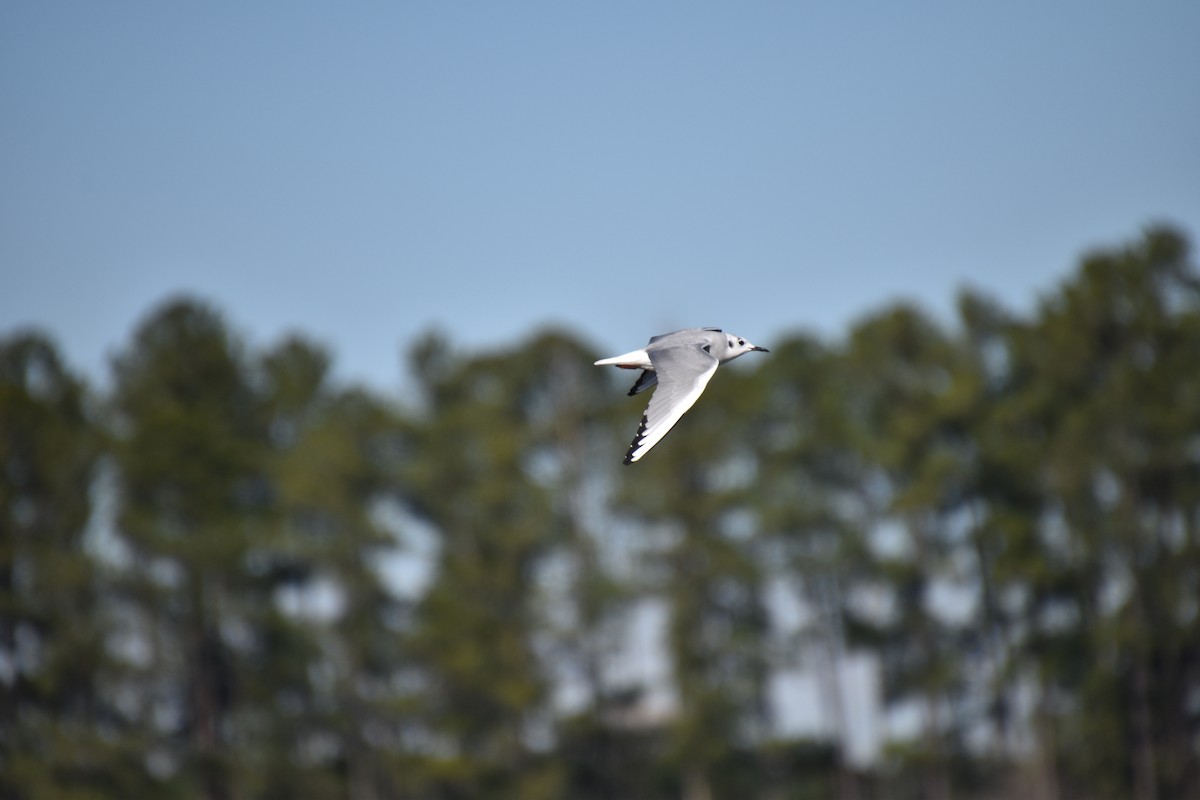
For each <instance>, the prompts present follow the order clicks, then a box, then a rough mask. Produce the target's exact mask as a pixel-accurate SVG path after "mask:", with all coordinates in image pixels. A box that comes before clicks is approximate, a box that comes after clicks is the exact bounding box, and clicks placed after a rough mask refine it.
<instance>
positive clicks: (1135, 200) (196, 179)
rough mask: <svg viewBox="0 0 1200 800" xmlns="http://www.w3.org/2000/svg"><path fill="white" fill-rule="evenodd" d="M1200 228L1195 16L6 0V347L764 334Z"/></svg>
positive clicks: (353, 349)
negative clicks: (181, 329)
mask: <svg viewBox="0 0 1200 800" xmlns="http://www.w3.org/2000/svg"><path fill="white" fill-rule="evenodd" d="M1160 220H1161V221H1169V222H1173V223H1175V224H1177V225H1179V226H1181V227H1182V228H1183V229H1184V230H1185V231H1186V232H1188V233H1189V234H1190V235H1192V236H1193V237H1195V236H1196V235H1197V233H1198V232H1200V3H1197V2H1194V1H1192V0H1180V1H1179V2H1147V3H1136V4H1135V3H1114V2H1050V3H1044V2H1040V3H1032V2H1030V3H1024V2H1017V3H1013V2H1009V3H986V4H985V3H966V2H960V1H959V2H938V3H931V2H915V3H891V2H888V3H885V2H874V3H872V2H801V1H800V0H797V1H796V2H750V3H732V2H724V3H711V2H653V1H649V2H638V3H623V2H612V3H595V2H592V3H584V2H570V1H569V0H561V1H560V2H543V3H525V2H510V3H495V2H487V3H484V2H437V3H434V2H428V3H402V2H394V3H343V4H332V3H304V2H260V3H203V4H191V5H186V6H185V5H184V4H164V3H151V2H112V3H85V2H77V3H66V2H63V3H56V2H22V1H21V0H13V1H12V2H6V3H4V4H3V5H0V334H3V333H7V332H9V331H11V330H12V329H13V328H15V327H17V326H18V325H25V324H36V325H40V326H43V327H45V328H47V329H48V330H50V331H51V332H52V333H53V334H54V335H55V336H56V338H57V339H58V341H59V343H60V344H61V346H62V347H63V349H64V351H65V353H66V355H67V357H68V360H69V361H70V363H72V364H73V365H74V366H76V367H77V368H79V369H82V370H84V371H86V372H87V373H88V374H89V375H90V376H92V377H93V378H96V377H98V376H100V375H101V374H103V373H104V371H105V369H106V366H105V365H106V362H107V358H108V356H109V355H110V354H111V353H112V352H114V351H115V349H117V348H118V347H120V346H122V345H123V344H124V343H125V342H126V341H127V340H128V336H129V334H130V332H131V330H132V328H133V326H134V325H135V324H136V323H137V321H138V319H139V318H140V317H141V316H142V315H143V314H145V313H146V312H147V311H148V310H149V309H150V308H151V307H152V306H153V305H154V304H155V303H157V302H158V301H160V300H162V299H163V298H164V297H165V296H167V295H169V294H170V293H173V292H177V291H181V290H186V291H190V292H195V293H198V294H199V295H201V296H203V297H205V298H207V299H209V300H211V301H213V302H214V303H215V304H216V305H217V307H218V308H220V309H221V310H223V311H224V312H225V313H226V314H227V316H228V318H229V320H230V321H231V322H232V323H233V325H234V326H235V328H236V329H237V330H239V331H240V332H241V333H244V334H245V335H247V336H248V337H249V338H250V340H251V342H252V343H254V344H269V343H270V342H272V341H274V340H275V338H276V337H278V336H279V335H281V334H282V333H283V332H285V331H288V330H291V329H300V330H303V331H305V332H307V333H309V334H311V335H313V336H315V337H316V338H318V339H319V340H321V341H323V342H325V343H326V344H328V345H329V346H331V347H332V348H333V350H334V352H335V355H336V358H337V364H338V369H339V373H340V374H341V375H342V376H343V377H347V378H350V379H353V380H363V381H367V382H369V383H371V384H373V385H376V386H379V387H383V388H393V387H396V386H398V385H399V384H400V380H401V377H402V371H401V362H400V353H401V352H402V351H403V350H404V349H405V348H407V346H408V344H409V343H410V342H411V341H412V340H413V339H414V338H416V337H417V336H419V335H420V334H421V332H422V331H424V330H426V329H427V328H429V327H430V326H437V327H440V328H441V329H443V330H444V331H445V332H446V333H448V334H449V335H450V336H451V337H452V339H453V340H455V341H456V342H458V343H459V344H460V345H462V346H465V347H476V346H480V345H485V344H487V343H489V341H492V340H493V339H495V341H496V343H497V344H501V345H504V344H511V343H514V342H515V341H517V339H518V338H519V337H521V336H523V335H524V334H527V333H529V332H531V331H532V330H534V329H535V328H537V327H538V326H541V325H543V324H547V323H558V324H562V325H566V326H568V327H569V328H570V329H571V330H574V331H576V332H578V333H579V334H580V335H582V336H584V337H585V338H586V339H587V340H588V341H589V342H591V343H592V344H594V345H595V346H596V347H597V348H598V349H599V350H601V351H603V352H604V353H607V352H608V351H612V352H617V351H624V350H627V349H628V348H629V347H631V346H634V345H637V344H640V343H642V342H643V341H644V340H645V339H646V338H647V337H648V336H649V335H651V334H654V333H659V332H662V331H664V330H667V329H670V328H673V327H682V326H687V325H718V326H724V327H727V328H729V329H731V330H734V331H736V332H738V333H740V334H742V335H744V336H747V337H749V338H751V339H753V340H754V341H756V342H761V343H764V344H767V345H768V346H769V345H770V342H771V341H772V339H773V338H777V337H779V336H780V335H782V334H784V333H785V332H787V331H789V330H794V329H812V330H816V331H818V332H821V333H824V334H828V335H838V334H840V333H842V332H843V331H844V330H845V328H846V326H847V325H848V324H849V323H850V322H851V321H852V320H853V319H854V318H856V317H858V316H860V315H862V314H863V313H865V312H867V311H869V310H871V309H873V308H877V307H879V306H880V305H881V304H883V303H886V302H888V301H890V300H892V299H894V298H896V297H898V296H904V297H909V298H913V299H916V300H917V301H918V302H920V303H921V304H922V305H924V306H925V307H927V308H928V309H930V310H931V311H934V312H937V313H948V310H949V309H950V308H951V305H952V302H953V298H954V295H955V292H956V290H957V289H958V288H959V287H960V286H962V285H964V284H970V285H974V286H977V287H979V288H981V289H984V290H986V291H988V292H989V293H991V294H993V295H995V296H996V297H997V298H999V299H1000V300H1002V301H1003V302H1005V303H1006V304H1008V305H1010V306H1012V307H1014V308H1015V309H1018V310H1024V309H1029V308H1030V307H1031V306H1032V303H1033V300H1034V298H1035V297H1036V295H1037V294H1038V293H1039V292H1044V291H1047V290H1049V289H1051V288H1052V287H1053V286H1054V284H1055V282H1056V281H1057V280H1059V279H1060V278H1061V277H1062V276H1063V275H1064V274H1065V273H1066V271H1067V270H1069V269H1070V268H1072V267H1073V265H1074V263H1075V261H1076V259H1077V257H1078V256H1079V255H1080V253H1081V252H1082V251H1083V250H1085V249H1087V248H1089V247H1093V246H1096V245H1109V244H1116V243H1120V242H1123V241H1127V240H1129V239H1131V238H1132V237H1134V236H1137V235H1138V233H1139V232H1140V230H1141V229H1142V227H1143V226H1145V225H1146V224H1148V223H1151V222H1154V221H1160Z"/></svg>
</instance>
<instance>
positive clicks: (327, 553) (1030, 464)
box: [0, 228, 1200, 800]
mask: <svg viewBox="0 0 1200 800" xmlns="http://www.w3.org/2000/svg"><path fill="white" fill-rule="evenodd" d="M771 349H772V354H771V356H770V357H768V358H764V359H762V360H760V361H759V362H755V363H753V364H750V363H746V364H743V363H738V364H735V365H731V366H729V367H727V368H724V369H722V371H721V374H720V375H719V376H717V378H716V379H715V380H714V381H713V382H712V384H711V385H710V386H709V388H708V390H707V391H706V393H705V394H704V396H703V397H702V398H701V399H700V401H699V402H698V403H697V404H696V406H695V407H694V408H693V410H692V411H691V412H690V413H689V414H688V415H687V417H685V419H684V420H683V421H682V422H681V423H680V425H679V427H678V428H677V429H676V430H675V431H674V432H673V433H672V434H671V435H670V437H668V439H667V440H665V441H664V442H663V443H662V444H660V445H659V446H658V447H657V448H656V449H655V451H654V452H653V453H652V454H651V456H650V457H648V458H647V459H646V460H645V461H643V462H639V463H638V464H636V465H633V466H630V467H623V466H621V464H620V455H621V453H622V451H623V446H624V444H625V443H626V442H627V441H628V438H629V436H630V435H631V434H632V432H633V427H634V423H635V422H636V418H637V414H638V412H639V411H640V410H641V404H642V403H643V402H644V401H645V396H644V395H643V396H641V397H638V398H636V399H633V400H630V399H629V398H627V397H625V396H624V390H625V389H626V388H627V387H628V384H627V383H625V384H623V385H617V383H615V379H616V378H618V377H620V378H622V379H626V378H630V377H632V376H628V375H625V374H620V375H617V374H614V373H615V371H611V370H600V369H596V368H594V367H593V366H592V361H593V360H594V358H595V354H594V353H592V352H590V350H589V348H587V347H586V346H584V345H583V344H582V343H580V342H579V341H578V340H577V339H575V338H574V337H572V336H571V335H570V334H569V333H566V332H563V331H543V332H540V333H538V334H536V335H535V336H534V337H532V338H531V339H529V340H527V341H525V342H521V343H519V345H517V346H515V347H512V348H506V349H502V350H496V351H492V352H484V353H462V352H457V351H456V350H455V349H454V347H453V346H452V344H451V343H450V342H449V341H447V340H445V339H444V338H441V337H439V336H431V337H429V338H427V339H425V340H423V341H421V342H419V343H417V345H416V346H415V347H414V348H413V350H412V351H411V353H410V359H409V363H410V365H411V368H412V375H411V388H412V392H411V394H410V396H411V397H413V398H415V399H414V400H412V401H411V402H409V403H408V404H406V405H400V404H393V403H390V402H387V401H385V400H384V399H381V398H380V397H377V396H376V395H374V394H372V393H371V392H369V391H367V390H365V389H363V388H361V387H356V386H341V385H338V384H337V383H336V382H335V381H334V380H333V379H332V378H331V376H330V370H331V366H332V364H331V358H330V356H329V354H328V353H327V352H326V351H325V350H324V349H323V348H322V347H321V346H320V345H319V344H316V343H313V342H310V341H308V340H306V339H304V338H302V337H299V336H294V337H291V338H287V339H285V340H283V341H281V342H279V343H277V344H275V345H274V346H272V347H270V348H267V349H256V348H251V347H248V346H247V345H245V344H244V343H243V342H242V341H241V340H240V339H239V337H238V336H237V335H236V334H235V333H234V332H232V331H231V330H230V328H229V327H228V326H227V324H226V322H225V320H224V319H223V318H222V317H221V315H220V314H219V313H218V312H217V311H216V310H214V309H212V308H211V307H209V306H206V305H204V304H202V303H199V302H196V301H194V300H191V299H188V298H178V299H175V300H172V301H170V302H168V303H166V304H164V305H163V306H161V307H159V308H157V309H155V310H154V311H153V312H152V313H151V314H150V315H149V316H148V317H147V318H146V319H145V320H144V321H143V323H142V324H141V326H140V327H139V328H138V329H137V331H136V332H135V334H134V335H133V337H132V338H131V340H130V341H129V342H128V343H127V345H126V346H125V347H124V348H123V349H122V350H121V352H119V353H118V354H117V356H116V358H115V359H114V361H113V376H112V377H113V381H112V385H111V389H110V390H109V391H107V392H106V393H104V396H103V397H100V398H97V399H93V398H92V397H91V396H90V395H89V394H88V392H87V391H86V389H85V387H84V386H83V384H82V383H81V382H80V380H79V379H78V378H77V377H75V376H73V375H72V374H71V373H70V371H69V370H68V369H67V368H66V367H65V366H64V365H63V363H62V361H61V359H60V357H59V355H58V353H57V352H56V349H55V347H54V345H53V344H52V343H51V342H50V341H49V340H48V339H47V338H46V337H44V336H42V335H39V334H32V333H15V334H12V335H10V336H8V337H7V338H5V339H2V340H0V470H2V473H0V476H2V480H0V795H2V796H4V797H14V798H19V799H20V800H33V799H40V798H72V799H75V798H78V800H84V799H85V798H86V799H87V800H91V798H104V797H143V796H154V797H167V798H181V800H182V799H187V800H190V799H191V798H214V799H216V798H239V800H240V799H241V798H246V799H247V800H259V799H261V800H267V799H268V798H314V799H316V798H345V797H353V798H367V799H368V800H375V799H377V798H378V799H382V798H392V797H400V798H421V799H422V800H425V799H429V800H441V799H442V798H445V799H447V800H450V799H451V798H492V797H494V798H528V799H529V800H535V799H536V798H559V797H573V798H585V799H590V798H596V799H597V800H599V799H600V798H647V800H651V799H657V798H677V797H680V796H683V797H687V798H704V797H713V798H720V797H747V798H753V797H763V798H766V797H771V798H810V797H812V798H815V797H831V796H837V797H840V798H842V799H843V800H855V799H857V798H906V797H928V798H949V797H980V798H984V797H1002V796H1003V797H1008V796H1027V795H1028V796H1043V797H1057V798H1063V800H1070V799H1071V798H1109V797H1111V798H1118V797H1122V798H1123V797H1135V798H1138V800H1150V799H1151V798H1184V797H1194V796H1198V795H1200V768H1198V767H1197V765H1198V764H1200V752H1198V750H1197V742H1198V741H1200V714H1198V713H1197V707H1196V704H1195V699H1196V697H1197V696H1200V667H1198V665H1200V602H1198V600H1197V598H1198V597H1200V370H1198V369H1197V368H1196V365H1197V364H1200V276H1198V275H1197V272H1196V269H1195V266H1194V264H1193V263H1192V261H1191V255H1190V252H1189V247H1188V243H1187V242H1186V240H1185V239H1184V238H1183V237H1182V236H1181V235H1180V234H1178V233H1176V232H1174V231H1171V230H1169V229H1163V228H1159V229H1152V230H1149V231H1147V232H1146V233H1145V235H1144V236H1142V237H1141V238H1140V239H1138V240H1136V241H1134V242H1132V243H1130V244H1129V245H1127V246H1125V247H1121V248H1116V249H1110V250H1104V251H1099V252H1096V253H1093V254H1090V255H1088V256H1087V257H1086V258H1084V259H1083V261H1082V263H1081V265H1080V268H1079V269H1078V271H1077V272H1076V273H1074V274H1073V275H1071V276H1070V277H1069V278H1068V279H1067V280H1065V281H1064V282H1063V283H1062V284H1061V285H1060V286H1059V287H1057V289H1055V290H1054V291H1053V292H1051V293H1050V294H1048V295H1046V296H1045V297H1044V298H1043V299H1042V301H1041V303H1040V304H1039V305H1038V307H1037V308H1036V309H1034V310H1032V312H1031V313H1030V314H1028V315H1026V316H1021V315H1017V314H1013V313H1011V312H1009V311H1007V310H1005V309H1002V308H1000V307H998V306H997V305H995V304H994V303H992V302H991V301H989V300H987V299H986V298H984V297H981V296H979V295H977V294H974V293H964V294H963V295H962V296H961V298H960V302H959V307H958V315H957V319H955V320H952V321H948V320H937V319H934V318H932V317H930V316H928V315H926V314H925V313H923V312H922V311H921V310H920V309H918V308H915V307H913V306H909V305H894V306H890V307H887V308H884V309H881V310H879V311H877V312H876V313H873V314H871V315H869V316H867V317H865V318H863V319H862V320H860V321H858V322H857V323H856V324H855V325H854V326H853V327H852V328H851V329H850V330H849V331H847V332H846V335H845V336H844V337H841V338H839V339H836V340H831V341H820V340H818V339H815V338H813V337H809V336H804V335H800V334H795V335H792V336H790V337H788V338H786V339H785V340H783V341H780V342H777V343H772V345H771ZM398 561H404V562H405V563H406V564H408V568H407V569H405V570H398V569H397V568H396V567H395V565H396V563H398ZM414 563H416V564H417V568H416V569H415V570H414V569H413V568H412V567H413V564H414ZM414 576H415V577H414ZM782 596H786V597H789V598H791V600H792V601H794V603H795V604H796V606H797V608H798V609H799V611H798V612H797V613H796V614H794V615H792V616H794V617H795V618H794V619H791V620H790V621H788V620H785V617H786V615H784V614H782V613H781V611H780V608H781V606H780V603H779V602H778V598H779V597H782ZM654 611H660V612H663V613H662V615H661V618H662V619H664V620H665V623H664V629H663V636H662V644H663V654H662V655H663V657H664V658H665V664H664V665H663V666H664V675H665V676H666V677H665V683H666V684H667V685H666V686H665V687H663V686H652V685H643V678H642V677H641V676H639V675H638V674H637V673H636V672H634V671H632V670H631V669H630V668H629V665H630V663H631V656H637V657H638V658H640V659H641V661H643V662H644V661H645V658H644V657H641V654H631V653H630V652H629V649H630V646H631V645H630V642H632V641H635V637H634V635H633V633H634V631H635V630H638V628H639V626H641V625H643V624H644V622H645V620H646V619H649V618H650V617H651V616H653V614H652V613H651V612H654ZM639 620H640V621H639ZM785 623H786V624H785ZM643 633H644V632H643ZM850 654H855V655H862V654H869V655H870V656H871V658H872V660H873V663H874V664H876V665H877V666H878V669H879V676H880V681H881V687H880V689H881V692H880V695H881V699H882V702H883V705H884V708H883V709H882V711H881V713H882V714H883V715H884V716H885V717H890V715H892V714H893V713H895V715H896V717H895V718H897V719H907V720H908V721H909V722H908V724H907V725H906V726H900V727H896V728H891V729H889V730H888V731H885V732H884V733H890V734H891V735H890V736H886V737H884V736H881V737H880V738H881V739H884V740H885V741H883V747H882V748H881V751H880V753H879V755H878V757H877V758H876V759H875V760H874V761H872V762H871V763H869V764H865V765H864V764H860V763H857V762H856V761H855V760H854V759H852V758H851V756H850V751H849V743H850V741H851V740H852V739H853V738H854V737H852V736H851V735H850V734H851V732H852V730H853V729H854V727H855V722H854V719H855V715H854V714H853V713H852V710H851V709H852V707H853V706H855V705H858V704H857V703H854V702H851V701H852V700H855V698H851V697H849V696H848V695H847V686H846V685H845V684H843V683H840V682H839V680H838V676H839V673H840V672H842V671H843V670H844V666H845V664H846V659H847V657H848V656H849V655H850ZM632 660H634V661H636V660H638V659H637V658H634V659H632ZM797 667H807V668H809V669H810V670H811V671H812V674H814V675H815V676H816V678H817V680H818V685H819V687H820V691H819V694H820V695H821V697H820V703H821V705H820V709H819V712H820V715H821V717H822V719H823V721H824V723H825V725H826V727H827V729H828V733H827V735H825V736H823V737H822V738H821V739H819V740H814V741H804V740H788V739H784V738H781V732H780V730H779V728H778V726H777V725H776V724H775V723H776V720H775V719H773V715H772V711H773V708H772V696H771V685H772V681H773V679H774V678H775V677H776V676H778V675H780V674H781V673H782V672H784V671H787V670H791V669H794V668H797ZM664 688H665V689H666V691H665V692H664V691H663V690H664Z"/></svg>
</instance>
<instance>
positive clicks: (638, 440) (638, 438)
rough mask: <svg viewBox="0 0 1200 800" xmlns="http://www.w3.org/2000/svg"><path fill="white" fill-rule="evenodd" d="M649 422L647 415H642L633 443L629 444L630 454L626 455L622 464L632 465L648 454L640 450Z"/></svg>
mask: <svg viewBox="0 0 1200 800" xmlns="http://www.w3.org/2000/svg"><path fill="white" fill-rule="evenodd" d="M647 424H648V420H647V418H646V415H645V414H642V421H641V423H639V424H638V429H637V433H636V434H634V436H633V441H632V442H630V444H629V452H627V453H626V454H625V460H624V461H622V462H621V463H622V464H632V463H633V462H635V461H637V460H638V459H639V458H641V457H642V456H644V455H645V454H646V451H645V450H640V451H639V448H640V447H641V446H642V437H643V436H645V434H646V425H647Z"/></svg>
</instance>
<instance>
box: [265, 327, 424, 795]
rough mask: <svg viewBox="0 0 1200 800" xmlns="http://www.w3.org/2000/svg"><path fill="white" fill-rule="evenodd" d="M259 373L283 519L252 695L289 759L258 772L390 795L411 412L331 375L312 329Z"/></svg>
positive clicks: (272, 533) (398, 724) (268, 534)
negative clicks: (391, 523) (398, 566)
mask: <svg viewBox="0 0 1200 800" xmlns="http://www.w3.org/2000/svg"><path fill="white" fill-rule="evenodd" d="M255 372H256V374H257V376H258V378H257V380H256V384H257V385H258V386H259V387H260V390H261V392H262V397H263V401H264V408H265V413H266V425H267V430H268V433H269V441H270V446H271V451H272V455H271V457H270V460H269V462H268V464H269V474H270V477H271V487H272V497H273V504H272V507H273V513H274V515H275V519H276V522H275V524H273V525H271V526H270V527H269V528H268V529H266V530H263V531H262V532H261V533H260V535H259V536H258V537H257V538H256V539H255V542H254V543H253V546H252V548H251V550H250V551H249V552H248V554H247V559H248V563H249V565H250V571H251V573H252V575H253V576H255V577H257V578H258V579H259V580H261V582H262V583H263V586H264V591H270V592H271V593H272V597H273V600H274V602H272V603H268V604H266V605H265V606H263V607H262V608H259V609H257V611H256V612H255V625H256V627H257V628H258V629H259V630H260V631H261V635H262V636H263V637H264V641H263V646H262V647H260V648H257V649H256V650H255V651H254V654H255V657H256V658H255V661H256V669H255V670H253V672H252V673H251V675H250V676H249V677H248V678H247V681H246V684H247V685H246V690H245V691H244V692H243V694H245V695H247V696H252V697H254V698H255V699H256V700H257V702H258V703H259V704H261V706H262V707H266V708H269V709H273V713H270V714H267V715H265V720H264V722H265V724H266V726H267V727H268V731H269V738H270V740H271V741H272V743H273V752H274V753H277V754H278V755H279V757H277V758H272V759H269V760H268V764H269V766H270V768H269V769H261V770H259V771H258V772H257V773H256V775H255V778H256V779H257V780H259V781H261V784H262V792H263V793H264V795H265V796H279V797H285V796H286V797H306V796H311V797H327V796H330V795H331V794H343V793H344V794H346V795H348V796H352V797H355V798H364V800H370V798H374V797H385V796H389V795H391V794H394V793H395V791H396V789H395V785H396V777H395V776H394V775H393V774H392V773H393V772H394V761H395V758H396V754H397V753H398V752H399V750H400V749H401V744H400V740H401V739H402V736H403V728H404V724H405V719H406V715H405V714H404V709H403V708H402V707H400V705H399V704H400V702H401V701H400V700H399V698H398V696H397V693H396V691H395V690H393V689H392V688H391V681H392V680H393V678H394V677H395V675H396V674H397V673H398V672H399V671H401V670H402V668H403V656H402V649H401V645H402V636H403V634H404V631H405V627H406V626H405V609H404V607H403V604H402V603H401V602H400V601H399V600H398V599H397V598H396V597H395V596H393V595H392V594H391V593H390V592H389V591H388V590H387V589H386V588H385V586H384V584H383V576H382V573H381V568H380V565H381V564H383V563H386V562H385V556H386V555H387V554H388V553H389V552H390V551H391V550H393V549H394V548H395V547H396V545H397V543H396V542H395V540H394V539H393V538H392V536H391V535H390V534H389V533H388V532H387V531H385V530H384V528H383V519H382V517H383V515H384V511H385V508H386V505H385V504H386V499H387V497H388V496H389V495H390V494H392V493H394V492H396V491H397V489H396V487H395V486H394V483H393V480H394V477H395V474H396V471H397V468H398V467H397V459H398V458H399V456H400V453H401V447H402V434H401V422H400V420H399V418H398V417H397V416H396V415H395V414H394V413H393V412H392V411H391V410H390V409H389V408H388V407H387V406H386V405H385V404H384V403H382V402H381V401H379V400H378V399H376V398H374V397H373V396H371V395H370V394H368V393H367V392H365V391H363V390H361V389H339V388H337V387H336V386H334V385H332V383H331V381H330V379H329V375H328V372H329V357H328V355H327V354H326V352H325V351H324V350H323V349H322V348H320V347H318V346H317V345H315V344H313V343H311V342H308V341H305V340H303V339H300V338H297V337H292V338H290V339H288V340H286V341H284V342H283V343H281V344H280V345H279V346H278V347H276V348H274V349H273V350H271V351H269V352H267V353H265V354H263V355H262V356H261V357H260V358H259V359H258V361H257V367H256V370H255ZM268 731H263V733H268Z"/></svg>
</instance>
